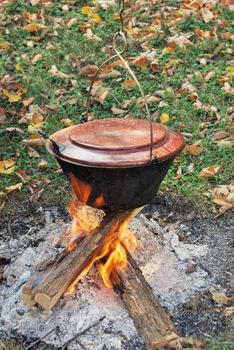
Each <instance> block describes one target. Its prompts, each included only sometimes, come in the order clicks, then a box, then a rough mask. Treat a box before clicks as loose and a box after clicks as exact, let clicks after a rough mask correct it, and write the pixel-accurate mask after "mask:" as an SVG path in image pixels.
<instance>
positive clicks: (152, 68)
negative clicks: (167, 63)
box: [150, 61, 160, 73]
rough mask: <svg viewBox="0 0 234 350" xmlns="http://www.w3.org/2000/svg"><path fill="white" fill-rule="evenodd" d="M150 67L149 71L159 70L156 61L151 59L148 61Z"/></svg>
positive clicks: (155, 71)
mask: <svg viewBox="0 0 234 350" xmlns="http://www.w3.org/2000/svg"><path fill="white" fill-rule="evenodd" d="M150 68H151V71H152V72H153V73H158V72H159V71H160V70H159V66H158V61H152V62H151V63H150Z"/></svg>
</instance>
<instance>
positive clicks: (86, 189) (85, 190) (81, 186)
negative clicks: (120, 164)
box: [68, 173, 105, 208]
mask: <svg viewBox="0 0 234 350" xmlns="http://www.w3.org/2000/svg"><path fill="white" fill-rule="evenodd" d="M68 176H69V179H70V181H71V185H72V189H73V192H74V194H75V196H76V198H77V200H78V201H79V202H80V203H83V204H87V203H88V200H89V197H90V194H91V192H92V187H91V186H90V185H89V184H88V183H85V182H84V181H81V180H79V179H78V178H77V177H76V176H75V175H74V174H72V173H69V175H68ZM104 204H105V200H104V196H103V193H102V194H101V195H100V196H99V197H97V198H96V199H95V200H94V202H93V203H92V204H91V205H92V206H93V207H95V208H100V207H102V206H103V205H104Z"/></svg>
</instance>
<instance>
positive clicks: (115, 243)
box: [67, 219, 137, 294]
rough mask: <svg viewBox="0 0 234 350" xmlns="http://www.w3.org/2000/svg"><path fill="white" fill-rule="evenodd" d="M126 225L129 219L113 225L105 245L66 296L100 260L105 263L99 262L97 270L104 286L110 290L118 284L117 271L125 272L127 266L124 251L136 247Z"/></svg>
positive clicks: (133, 237)
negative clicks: (103, 260)
mask: <svg viewBox="0 0 234 350" xmlns="http://www.w3.org/2000/svg"><path fill="white" fill-rule="evenodd" d="M128 223H129V219H126V220H125V222H124V223H123V224H121V225H119V223H118V222H115V224H113V226H112V228H111V231H110V232H109V234H108V238H107V239H106V241H105V242H104V243H105V244H104V245H102V246H101V247H100V250H99V252H98V254H96V255H95V256H93V258H92V259H91V261H90V263H89V264H88V265H87V266H86V267H85V269H84V270H83V271H82V272H81V274H80V275H79V276H77V278H76V279H75V280H74V282H73V283H72V284H71V285H70V286H69V288H68V291H67V293H68V294H70V293H72V292H73V291H74V288H75V285H76V284H77V283H78V282H79V281H80V279H81V278H82V277H84V276H85V275H86V274H87V273H88V272H89V270H90V269H91V267H92V266H93V264H94V263H95V262H98V261H100V260H101V259H106V261H105V263H100V262H99V263H98V266H97V268H98V271H99V272H100V274H101V277H102V280H103V282H104V284H105V286H106V287H107V288H112V285H113V284H118V282H119V279H118V274H117V271H118V269H122V270H125V269H126V268H127V264H128V261H127V254H126V249H127V250H129V251H132V250H133V249H135V248H136V246H137V243H136V239H135V236H134V235H133V234H132V233H130V232H129V231H127V230H126V227H127V225H128Z"/></svg>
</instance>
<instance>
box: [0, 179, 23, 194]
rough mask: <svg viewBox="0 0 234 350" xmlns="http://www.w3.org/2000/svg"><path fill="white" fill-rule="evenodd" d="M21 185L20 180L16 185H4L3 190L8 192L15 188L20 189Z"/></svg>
mask: <svg viewBox="0 0 234 350" xmlns="http://www.w3.org/2000/svg"><path fill="white" fill-rule="evenodd" d="M22 186H23V184H22V182H19V183H17V184H16V185H12V186H9V187H5V188H4V192H6V193H10V192H12V191H15V190H21V188H22Z"/></svg>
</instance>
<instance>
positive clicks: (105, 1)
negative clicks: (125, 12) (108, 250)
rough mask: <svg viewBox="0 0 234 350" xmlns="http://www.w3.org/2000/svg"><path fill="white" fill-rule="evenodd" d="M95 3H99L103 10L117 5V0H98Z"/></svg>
mask: <svg viewBox="0 0 234 350" xmlns="http://www.w3.org/2000/svg"><path fill="white" fill-rule="evenodd" d="M95 3H96V4H97V5H99V6H100V7H101V8H102V9H103V10H107V9H108V8H109V7H115V6H116V2H115V0H96V1H95Z"/></svg>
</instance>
